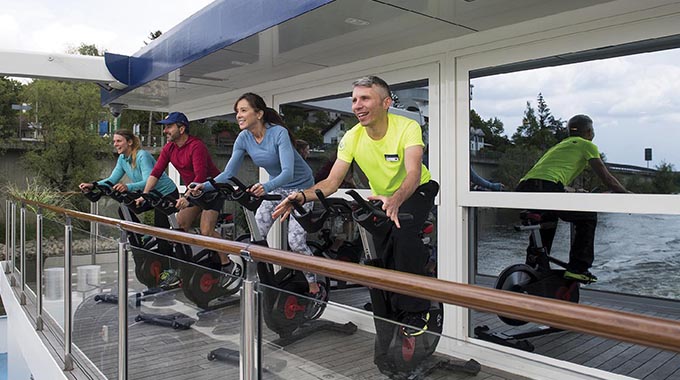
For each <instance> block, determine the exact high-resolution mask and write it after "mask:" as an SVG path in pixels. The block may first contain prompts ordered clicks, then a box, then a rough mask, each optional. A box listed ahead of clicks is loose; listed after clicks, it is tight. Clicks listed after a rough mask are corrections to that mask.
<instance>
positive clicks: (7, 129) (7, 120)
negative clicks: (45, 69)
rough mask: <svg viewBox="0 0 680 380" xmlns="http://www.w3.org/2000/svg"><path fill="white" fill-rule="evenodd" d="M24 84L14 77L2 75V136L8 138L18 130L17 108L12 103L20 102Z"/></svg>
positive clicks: (0, 84)
mask: <svg viewBox="0 0 680 380" xmlns="http://www.w3.org/2000/svg"><path fill="white" fill-rule="evenodd" d="M22 90H23V85H22V84H21V82H18V81H16V80H13V79H9V78H6V77H0V138H8V137H11V136H13V135H14V133H15V132H16V123H17V120H18V119H17V117H18V115H19V113H18V111H17V110H13V109H12V104H19V103H20V101H19V99H20V96H21V91H22Z"/></svg>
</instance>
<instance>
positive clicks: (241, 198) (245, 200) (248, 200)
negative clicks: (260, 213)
mask: <svg viewBox="0 0 680 380" xmlns="http://www.w3.org/2000/svg"><path fill="white" fill-rule="evenodd" d="M208 182H210V184H211V185H212V186H213V187H214V188H215V190H217V192H218V193H220V194H221V195H223V196H224V197H225V198H226V199H227V200H230V201H235V202H238V203H239V204H240V205H241V206H243V207H245V208H246V209H248V210H250V211H253V212H255V211H257V208H258V207H260V204H261V203H262V201H279V200H281V199H282V197H281V195H279V194H265V195H263V196H261V197H258V196H256V195H253V194H252V193H250V192H249V191H247V190H248V189H249V188H250V186H246V185H244V184H243V182H241V181H239V179H238V178H236V177H231V178H229V182H231V183H229V182H226V183H220V182H216V181H215V179H214V178H208ZM234 185H235V186H234Z"/></svg>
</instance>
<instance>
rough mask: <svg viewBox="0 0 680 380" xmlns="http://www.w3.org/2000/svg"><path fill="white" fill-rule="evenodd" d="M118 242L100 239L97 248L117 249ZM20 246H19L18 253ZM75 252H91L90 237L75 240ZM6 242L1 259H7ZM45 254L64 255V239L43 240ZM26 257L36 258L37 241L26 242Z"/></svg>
mask: <svg viewBox="0 0 680 380" xmlns="http://www.w3.org/2000/svg"><path fill="white" fill-rule="evenodd" d="M116 248H117V243H116V242H115V241H114V240H110V239H98V240H97V250H98V251H102V250H109V249H112V250H113V249H116ZM18 249H19V247H18V246H17V253H18ZM72 250H73V253H74V254H80V253H82V252H90V239H81V240H75V241H73V247H72ZM5 254H6V252H5V244H0V261H4V260H6V259H5V257H6V256H5ZM43 255H44V257H45V258H48V257H53V256H64V240H63V239H56V238H55V237H54V236H50V237H48V238H45V239H44V240H43ZM26 259H27V260H35V241H34V240H31V241H27V242H26Z"/></svg>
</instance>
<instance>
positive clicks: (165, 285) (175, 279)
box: [158, 269, 182, 290]
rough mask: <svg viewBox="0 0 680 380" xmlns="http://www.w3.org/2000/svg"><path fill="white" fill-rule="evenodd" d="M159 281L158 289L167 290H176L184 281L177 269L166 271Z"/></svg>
mask: <svg viewBox="0 0 680 380" xmlns="http://www.w3.org/2000/svg"><path fill="white" fill-rule="evenodd" d="M158 279H159V282H158V287H159V288H161V289H165V290H168V289H173V288H176V287H178V286H179V285H180V283H181V282H182V279H181V277H180V276H179V270H176V269H166V270H164V271H163V272H161V274H160V276H158Z"/></svg>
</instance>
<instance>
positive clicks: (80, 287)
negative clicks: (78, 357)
mask: <svg viewBox="0 0 680 380" xmlns="http://www.w3.org/2000/svg"><path fill="white" fill-rule="evenodd" d="M83 227H84V228H83ZM119 235H120V232H119ZM72 238H73V245H72V247H73V248H72V258H71V273H72V275H71V278H72V281H71V295H72V306H71V307H72V309H71V310H72V331H73V336H72V341H73V344H74V345H75V346H77V347H78V349H79V350H80V351H81V352H82V353H83V354H84V355H85V356H86V357H87V358H88V359H89V361H90V362H91V363H92V364H93V365H94V366H96V367H97V369H98V371H99V372H101V373H103V374H105V375H106V377H107V378H109V379H115V378H117V374H118V304H117V302H115V301H114V300H113V299H112V298H110V297H105V296H106V295H108V296H110V295H117V294H118V252H117V247H118V241H117V240H114V239H111V238H110V237H105V236H98V240H99V241H101V242H105V244H106V245H108V246H110V247H112V248H114V249H115V250H109V252H108V253H106V254H104V253H98V254H97V257H94V255H93V252H92V250H91V245H90V232H89V229H87V224H86V223H83V222H82V221H74V222H73V228H72ZM116 301H117V298H116ZM76 364H77V365H79V366H80V367H81V368H82V369H83V371H85V372H86V373H87V372H89V371H91V370H92V369H91V368H89V365H88V364H89V363H83V362H77V363H76Z"/></svg>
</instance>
